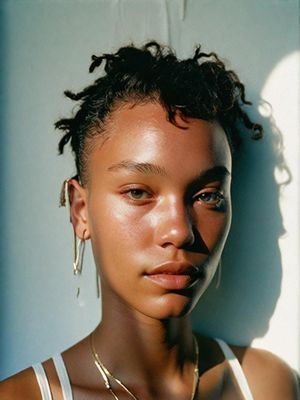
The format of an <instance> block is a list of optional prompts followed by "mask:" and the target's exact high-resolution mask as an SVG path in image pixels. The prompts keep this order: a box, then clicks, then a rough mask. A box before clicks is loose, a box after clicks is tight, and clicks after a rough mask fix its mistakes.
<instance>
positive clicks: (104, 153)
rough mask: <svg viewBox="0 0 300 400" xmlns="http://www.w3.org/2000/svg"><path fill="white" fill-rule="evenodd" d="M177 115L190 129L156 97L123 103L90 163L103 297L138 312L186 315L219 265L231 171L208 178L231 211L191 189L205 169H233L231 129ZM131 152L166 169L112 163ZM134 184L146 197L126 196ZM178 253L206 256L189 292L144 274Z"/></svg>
mask: <svg viewBox="0 0 300 400" xmlns="http://www.w3.org/2000/svg"><path fill="white" fill-rule="evenodd" d="M178 120H179V121H178V122H179V123H180V124H181V125H182V126H184V127H185V128H187V129H180V128H178V127H176V126H174V125H173V124H171V123H170V122H168V121H167V120H166V113H165V111H164V110H163V108H162V107H161V106H160V105H158V104H146V105H137V106H135V107H133V108H132V107H128V106H123V107H122V108H121V109H119V110H118V111H117V112H115V113H114V115H113V118H112V122H110V124H109V126H108V127H107V129H108V130H109V139H108V140H106V141H105V142H104V143H103V144H102V142H101V139H99V146H96V148H95V150H94V151H93V154H92V155H91V157H90V158H89V164H88V171H89V172H88V175H89V181H88V185H87V189H86V195H87V206H86V209H87V226H88V228H87V230H88V234H89V236H90V237H91V241H92V246H93V252H94V256H95V260H96V263H97V265H98V268H99V271H100V275H101V282H102V297H103V302H105V299H106V297H107V298H111V296H114V299H117V301H119V302H120V303H122V304H124V302H125V303H126V304H127V305H128V306H129V307H130V308H131V309H132V310H134V312H137V313H142V314H143V315H146V316H149V317H151V318H157V319H166V318H170V317H178V316H181V315H183V314H185V313H187V312H188V311H190V310H191V309H192V307H193V306H194V305H195V303H196V302H197V300H198V298H199V297H200V296H201V294H202V293H203V292H204V291H205V289H206V288H207V286H208V285H209V283H210V281H211V279H212V277H213V275H214V273H215V270H216V267H217V263H218V260H219V257H220V254H221V251H222V249H223V246H224V243H225V240H226V237H227V234H228V230H229V225H230V220H231V204H230V179H229V177H227V178H226V179H225V180H224V182H222V185H221V184H220V182H218V181H217V182H208V183H207V184H206V185H205V186H204V188H205V190H215V188H218V189H219V188H221V189H222V190H223V191H224V193H225V197H226V207H225V211H217V210H215V209H213V208H210V207H207V206H206V205H204V204H201V203H200V202H193V199H192V198H193V196H194V195H195V194H196V193H197V191H196V193H191V194H188V193H187V187H188V185H189V183H190V182H192V181H193V180H194V179H196V178H197V176H198V175H199V173H201V172H203V171H206V170H208V169H211V168H213V167H215V166H225V167H226V168H227V169H228V171H229V172H230V171H231V155H230V149H229V146H228V143H227V139H226V137H225V133H224V132H223V130H222V129H221V127H220V126H219V125H217V124H212V123H209V122H207V121H203V120H196V119H189V120H188V121H187V122H183V121H182V120H181V119H178ZM127 159H130V160H134V161H135V162H139V163H146V162H147V163H151V164H155V165H157V166H159V167H161V168H163V169H164V170H165V174H164V175H156V174H140V173H136V172H132V171H128V170H126V169H120V170H117V171H108V169H109V167H111V166H112V165H113V164H115V163H119V162H121V161H123V160H127ZM128 185H131V186H132V185H135V186H136V185H138V188H142V189H145V190H146V191H147V192H148V191H149V192H150V194H149V195H148V194H147V196H149V198H147V201H146V203H145V204H144V203H143V202H142V203H143V204H141V202H140V201H136V202H134V201H132V199H130V198H128V194H126V193H124V192H123V189H124V187H125V188H126V187H127V186H128ZM135 186H134V187H135ZM221 186H222V187H221ZM211 187H212V189H210V188H211ZM197 190H198V191H201V190H203V187H201V186H199V188H197ZM81 234H82V228H81V227H79V229H78V235H79V236H80V235H81ZM172 260H179V261H183V260H184V261H187V262H189V263H191V264H193V265H196V266H199V267H201V266H202V265H203V263H204V262H207V264H206V267H205V274H204V275H205V276H204V277H202V279H199V281H198V282H197V284H195V285H194V286H193V287H192V288H189V289H187V290H186V291H184V292H183V291H178V292H175V291H167V290H164V289H162V288H160V287H158V286H156V285H154V284H153V283H151V282H149V281H148V280H147V279H145V275H144V274H145V272H147V271H148V270H149V268H153V267H155V266H156V265H159V264H161V263H163V262H166V261H172Z"/></svg>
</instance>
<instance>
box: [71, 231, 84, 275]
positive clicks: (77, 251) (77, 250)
mask: <svg viewBox="0 0 300 400" xmlns="http://www.w3.org/2000/svg"><path fill="white" fill-rule="evenodd" d="M85 232H86V231H85V230H84V231H83V238H82V239H80V238H78V237H77V235H76V233H75V229H74V260H73V273H74V275H81V273H82V265H83V255H84V250H85V238H84V236H85Z"/></svg>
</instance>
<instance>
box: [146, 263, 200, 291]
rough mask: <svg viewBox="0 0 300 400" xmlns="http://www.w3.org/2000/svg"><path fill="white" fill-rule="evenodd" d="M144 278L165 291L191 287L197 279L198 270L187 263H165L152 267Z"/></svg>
mask: <svg viewBox="0 0 300 400" xmlns="http://www.w3.org/2000/svg"><path fill="white" fill-rule="evenodd" d="M145 277H146V278H147V279H148V280H150V281H151V282H153V283H155V284H156V285H158V286H160V287H162V288H163V289H167V290H182V289H187V288H189V287H191V286H192V285H193V284H194V283H195V282H196V281H197V280H198V278H199V269H198V268H197V267H195V266H194V265H192V264H190V263H187V262H173V261H171V262H169V261H168V262H165V263H163V264H160V265H158V266H156V267H154V268H153V269H152V270H151V271H150V272H148V273H146V274H145Z"/></svg>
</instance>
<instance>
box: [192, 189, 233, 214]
mask: <svg viewBox="0 0 300 400" xmlns="http://www.w3.org/2000/svg"><path fill="white" fill-rule="evenodd" d="M207 196H214V198H213V201H211V200H209V199H207ZM205 197H206V198H205ZM194 201H196V202H198V201H199V202H201V203H203V204H205V205H207V206H208V207H210V208H213V209H217V210H220V209H221V208H222V207H224V206H225V197H224V194H223V193H222V192H221V191H220V190H213V191H212V190H210V191H204V192H201V193H199V194H197V195H196V196H195V197H194Z"/></svg>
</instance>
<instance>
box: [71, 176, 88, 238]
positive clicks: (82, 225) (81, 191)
mask: <svg viewBox="0 0 300 400" xmlns="http://www.w3.org/2000/svg"><path fill="white" fill-rule="evenodd" d="M67 189H68V197H69V203H70V219H71V223H72V225H73V228H74V232H75V234H76V236H77V237H78V238H79V239H83V240H87V239H89V238H90V231H89V226H88V219H87V200H86V189H85V188H83V187H82V186H81V185H80V184H79V182H78V181H77V180H76V179H70V180H68V187H67Z"/></svg>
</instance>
